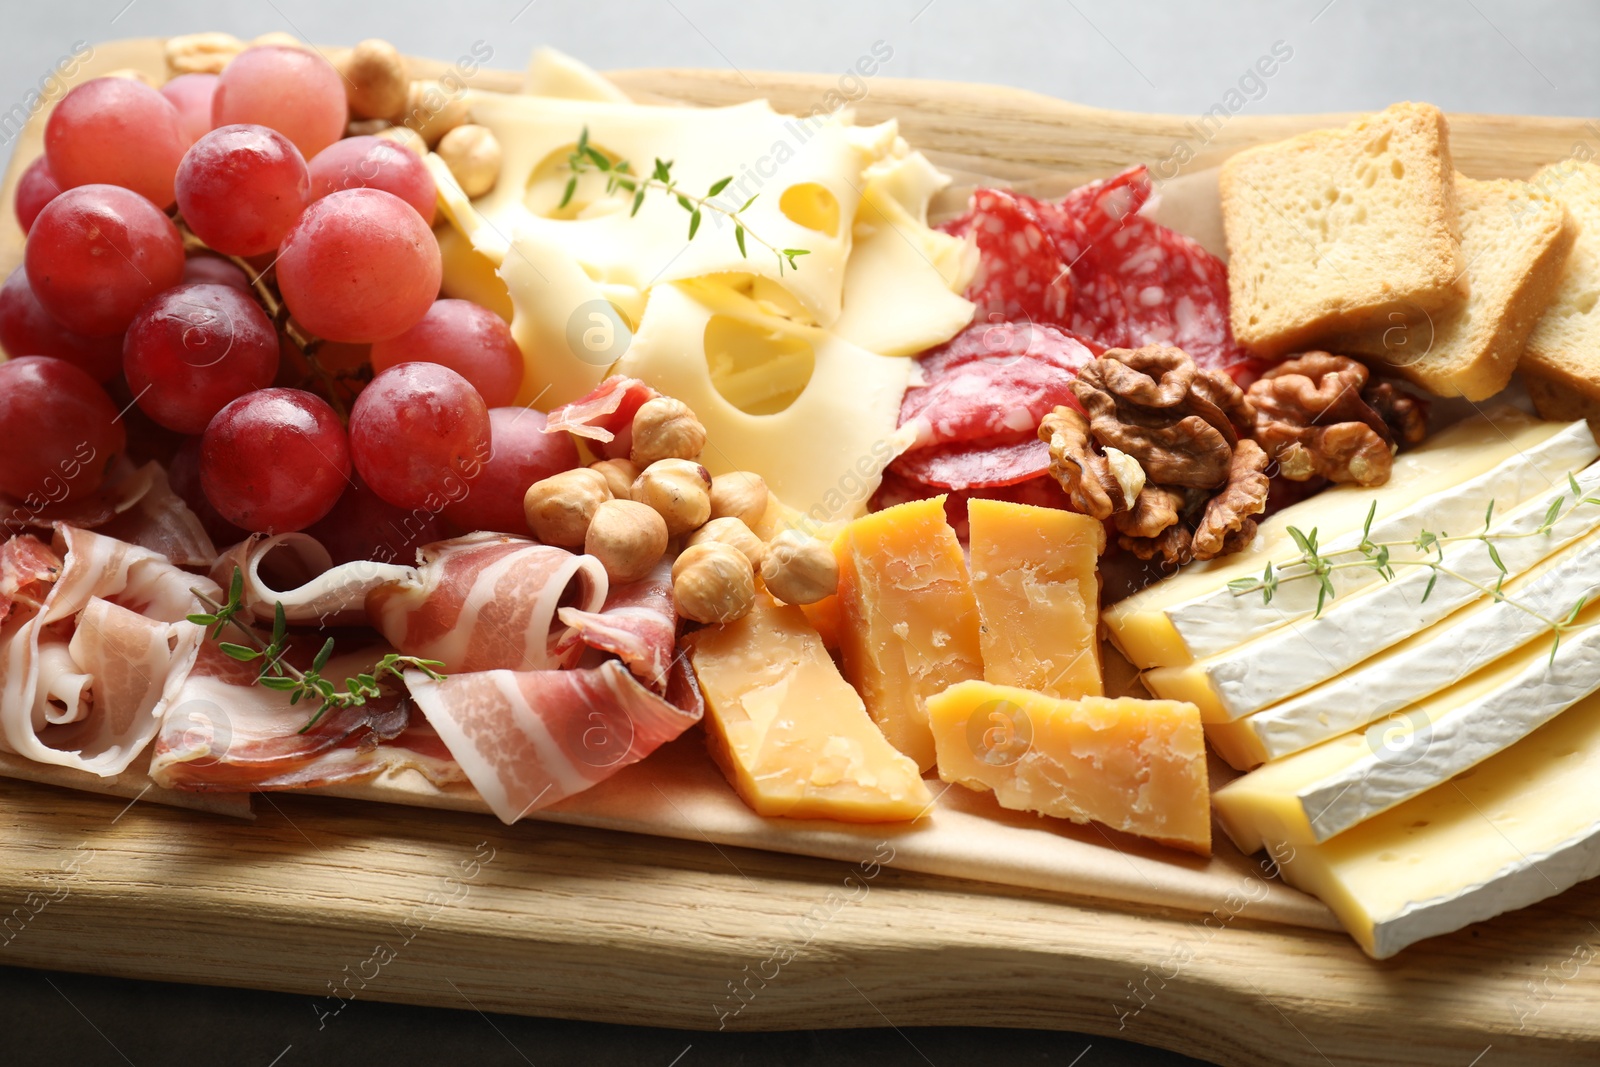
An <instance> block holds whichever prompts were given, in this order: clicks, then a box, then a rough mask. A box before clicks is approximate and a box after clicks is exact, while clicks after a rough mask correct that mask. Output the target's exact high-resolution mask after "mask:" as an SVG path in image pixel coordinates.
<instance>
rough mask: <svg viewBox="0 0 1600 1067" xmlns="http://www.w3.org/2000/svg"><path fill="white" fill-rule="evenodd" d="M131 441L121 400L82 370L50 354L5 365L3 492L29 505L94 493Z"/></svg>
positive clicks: (0, 375) (1, 382)
mask: <svg viewBox="0 0 1600 1067" xmlns="http://www.w3.org/2000/svg"><path fill="white" fill-rule="evenodd" d="M126 445H127V436H126V433H125V431H124V430H123V426H122V422H121V421H120V420H119V419H118V418H117V408H116V405H115V404H113V403H112V402H111V398H110V397H109V396H107V395H106V391H105V390H104V389H102V388H100V386H99V385H97V384H95V380H94V379H93V378H91V377H89V376H88V375H87V374H85V373H84V372H83V371H81V370H79V369H78V368H77V367H74V366H73V365H72V364H70V363H68V362H66V361H65V360H60V359H51V358H49V357H48V356H23V357H22V358H21V359H13V360H8V361H6V362H5V363H0V493H5V494H6V495H7V496H10V497H13V498H15V499H16V500H19V501H21V502H23V503H24V504H25V505H27V506H29V507H39V506H42V505H43V504H45V503H57V502H60V501H62V500H65V499H66V498H67V497H68V496H71V495H73V494H75V493H91V492H93V491H94V490H96V489H98V488H99V487H100V481H101V479H102V478H104V477H105V471H106V466H107V465H108V464H109V463H110V462H111V461H112V460H113V459H114V458H116V455H117V453H119V452H121V451H122V450H123V448H124V447H126Z"/></svg>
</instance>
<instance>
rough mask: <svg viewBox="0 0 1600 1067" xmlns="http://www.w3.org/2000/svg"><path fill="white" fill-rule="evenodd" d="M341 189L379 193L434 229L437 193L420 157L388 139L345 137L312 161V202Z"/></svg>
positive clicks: (425, 165) (431, 177) (430, 175)
mask: <svg viewBox="0 0 1600 1067" xmlns="http://www.w3.org/2000/svg"><path fill="white" fill-rule="evenodd" d="M340 189H382V190H383V191H384V192H386V193H393V194H394V195H395V196H398V197H399V198H400V199H401V200H404V201H405V202H406V203H408V204H410V205H411V206H412V207H414V208H416V209H417V214H419V215H421V216H422V219H423V221H424V222H426V223H427V224H428V225H429V226H432V225H433V211H434V208H435V207H436V206H437V205H438V196H439V192H438V189H437V188H436V187H435V186H434V184H433V175H432V174H429V173H428V167H427V164H425V163H423V162H422V157H421V156H419V155H417V154H416V153H415V152H413V151H411V149H409V148H406V147H405V146H404V145H402V144H400V143H399V142H397V141H391V140H389V139H388V138H387V137H346V138H345V139H344V140H342V141H335V142H334V143H333V144H331V145H329V146H328V147H327V148H324V149H323V150H322V151H320V152H318V153H317V157H316V158H315V159H313V160H312V161H311V196H312V199H318V198H320V197H324V196H327V195H328V194H329V193H336V192H338V191H339V190H340Z"/></svg>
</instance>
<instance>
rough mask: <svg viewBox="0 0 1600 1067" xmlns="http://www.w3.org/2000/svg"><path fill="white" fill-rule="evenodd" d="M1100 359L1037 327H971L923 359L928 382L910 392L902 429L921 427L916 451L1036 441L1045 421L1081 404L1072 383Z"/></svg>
mask: <svg viewBox="0 0 1600 1067" xmlns="http://www.w3.org/2000/svg"><path fill="white" fill-rule="evenodd" d="M1095 355H1096V353H1095V352H1094V351H1093V350H1092V349H1091V348H1090V347H1089V346H1088V345H1086V344H1084V343H1083V342H1082V341H1080V340H1078V339H1077V338H1075V337H1073V336H1071V335H1070V334H1067V333H1064V332H1062V331H1061V330H1058V329H1056V328H1055V327H1053V326H1044V325H1038V324H1032V323H1009V322H1005V323H988V324H983V323H980V324H977V325H974V326H969V327H968V328H967V329H966V330H963V331H962V332H961V333H959V334H957V335H956V336H955V337H954V338H952V339H951V340H950V341H949V342H947V343H946V344H944V345H941V346H940V347H939V348H936V349H934V350H933V351H931V352H929V353H928V354H927V355H925V356H922V357H919V359H918V361H917V366H918V370H919V371H920V372H921V376H922V381H923V383H924V384H922V385H918V386H913V387H912V388H910V389H908V390H906V395H905V399H904V400H902V401H901V404H900V425H901V426H907V425H915V426H916V427H917V444H916V446H915V448H916V449H922V448H926V447H929V446H934V445H942V444H947V443H950V442H960V441H975V440H980V439H984V438H995V437H1006V438H1007V439H1010V440H1017V439H1021V438H1026V437H1032V436H1033V433H1034V430H1035V429H1037V427H1038V425H1039V420H1040V419H1041V418H1043V417H1044V416H1045V415H1047V414H1049V412H1050V411H1051V409H1053V408H1055V407H1056V406H1058V405H1060V404H1075V403H1076V401H1075V400H1074V399H1073V397H1072V390H1071V385H1072V380H1073V379H1074V378H1076V377H1077V375H1078V371H1079V370H1081V369H1082V368H1083V366H1084V365H1085V364H1086V363H1088V362H1089V361H1090V360H1092V359H1094V357H1095Z"/></svg>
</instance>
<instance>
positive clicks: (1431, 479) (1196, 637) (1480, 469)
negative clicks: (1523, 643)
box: [1104, 407, 1600, 667]
mask: <svg viewBox="0 0 1600 1067" xmlns="http://www.w3.org/2000/svg"><path fill="white" fill-rule="evenodd" d="M1597 457H1600V446H1597V445H1596V443H1595V439H1594V435H1593V434H1592V433H1591V432H1590V431H1589V429H1588V427H1587V424H1586V423H1582V422H1576V423H1550V422H1541V421H1539V420H1537V419H1534V418H1533V417H1532V416H1529V415H1526V414H1524V413H1522V412H1520V411H1517V410H1515V409H1513V408H1510V407H1501V408H1496V409H1493V410H1491V411H1489V412H1486V413H1484V414H1482V415H1478V416H1474V417H1472V418H1470V419H1466V420H1463V421H1462V422H1459V423H1457V424H1456V425H1454V426H1452V427H1450V428H1449V429H1446V430H1443V431H1441V432H1439V433H1437V434H1435V435H1434V436H1433V437H1431V438H1429V439H1428V440H1427V441H1425V442H1424V443H1423V444H1421V445H1419V446H1418V447H1417V448H1415V449H1412V450H1409V451H1406V452H1402V453H1400V454H1399V455H1398V456H1396V457H1395V461H1394V470H1393V473H1392V474H1391V476H1390V479H1389V481H1388V483H1386V484H1385V485H1382V486H1379V487H1377V488H1372V489H1364V488H1362V487H1360V486H1355V485H1347V486H1336V487H1334V488H1332V489H1329V490H1326V491H1324V492H1322V493H1319V494H1318V495H1317V496H1315V497H1312V498H1311V499H1310V500H1307V501H1304V502H1302V503H1300V504H1296V505H1293V506H1292V507H1288V508H1285V509H1284V510H1282V511H1280V512H1278V513H1277V514H1276V515H1273V516H1272V517H1271V518H1269V519H1268V520H1266V521H1265V522H1263V523H1262V524H1261V527H1260V529H1259V531H1258V533H1257V536H1256V540H1255V542H1254V543H1253V544H1252V545H1251V547H1250V548H1249V549H1247V550H1246V551H1244V552H1238V553H1234V554H1233V555H1230V556H1224V557H1221V558H1219V559H1215V560H1209V561H1207V562H1204V563H1198V564H1193V565H1191V566H1189V567H1186V568H1184V570H1183V571H1182V572H1180V573H1179V574H1177V575H1175V576H1173V577H1171V578H1168V579H1166V580H1165V581H1161V582H1158V583H1156V584H1155V585H1152V586H1150V587H1149V588H1147V589H1145V590H1143V591H1141V592H1139V593H1135V594H1134V595H1133V596H1131V597H1128V598H1127V599H1126V600H1123V601H1121V602H1119V603H1117V604H1113V605H1111V606H1110V607H1108V608H1107V609H1106V610H1105V612H1104V619H1105V623H1106V627H1107V629H1108V631H1109V632H1110V634H1111V636H1112V639H1113V640H1114V641H1115V642H1116V643H1117V646H1118V647H1119V648H1121V649H1122V650H1123V652H1124V653H1125V654H1126V655H1127V656H1128V658H1129V659H1130V660H1132V661H1133V662H1134V663H1135V664H1137V665H1138V666H1140V667H1163V666H1181V665H1183V664H1185V663H1189V662H1191V661H1193V660H1194V659H1195V658H1196V657H1201V656H1207V655H1212V654H1214V653H1217V652H1222V651H1226V650H1227V649H1229V648H1232V647H1234V646H1236V645H1238V644H1241V643H1242V642H1244V641H1247V640H1250V639H1251V638H1252V637H1256V636H1259V635H1261V634H1263V633H1267V632H1269V631H1271V630H1274V629H1276V628H1278V627H1279V626H1283V625H1286V624H1287V623H1288V622H1290V621H1292V620H1294V619H1297V618H1302V617H1305V616H1307V615H1310V614H1311V613H1312V612H1313V611H1314V610H1315V609H1316V588H1315V584H1316V583H1303V584H1304V585H1305V586H1309V587H1310V588H1309V589H1308V588H1301V587H1298V586H1294V585H1285V586H1284V587H1283V588H1282V589H1281V590H1280V592H1279V594H1278V595H1277V596H1275V597H1273V599H1272V602H1271V603H1270V604H1268V603H1264V602H1263V600H1262V597H1261V595H1260V594H1259V593H1254V594H1244V595H1239V594H1235V593H1234V592H1233V591H1232V590H1230V589H1229V588H1228V583H1229V582H1230V581H1232V580H1234V579H1235V578H1247V577H1255V576H1258V575H1259V574H1260V573H1261V572H1262V569H1263V568H1264V567H1265V566H1266V564H1267V562H1268V561H1269V560H1271V561H1273V562H1275V563H1282V562H1285V561H1288V560H1292V559H1294V558H1296V557H1297V556H1298V554H1299V553H1298V551H1297V550H1296V549H1295V547H1294V544H1293V539H1292V537H1291V536H1290V534H1289V532H1288V528H1289V527H1290V526H1294V527H1297V528H1298V529H1300V530H1302V531H1307V532H1309V531H1310V530H1312V529H1316V530H1317V531H1318V533H1319V540H1320V542H1321V545H1322V547H1323V548H1324V549H1338V548H1343V547H1348V546H1353V545H1354V544H1356V543H1358V542H1359V541H1360V537H1361V529H1362V525H1363V523H1364V522H1365V520H1366V517H1367V515H1368V512H1369V510H1370V509H1371V507H1372V505H1373V504H1374V503H1376V504H1377V512H1376V515H1377V518H1376V521H1375V522H1374V525H1373V529H1372V537H1373V540H1382V541H1405V540H1409V539H1411V538H1413V537H1415V536H1417V534H1418V533H1419V532H1420V531H1421V530H1423V529H1430V530H1433V531H1435V532H1439V531H1441V530H1442V531H1448V532H1451V533H1455V532H1457V531H1460V530H1469V529H1472V528H1474V527H1476V526H1479V525H1481V524H1482V522H1483V512H1484V508H1485V507H1486V506H1487V505H1488V503H1489V501H1490V500H1494V501H1495V502H1496V505H1495V509H1496V510H1497V511H1501V512H1504V511H1507V510H1510V509H1511V508H1514V507H1516V506H1517V505H1518V504H1520V503H1522V502H1523V501H1525V500H1527V499H1529V498H1530V497H1532V496H1533V495H1535V494H1537V493H1540V492H1543V491H1545V490H1546V489H1548V488H1549V487H1550V486H1551V485H1553V484H1556V483H1558V482H1560V481H1561V480H1562V479H1563V478H1565V476H1566V475H1567V473H1569V472H1571V471H1576V470H1580V469H1582V468H1584V467H1587V466H1588V465H1589V464H1590V463H1592V462H1594V460H1595V459H1596V458H1597ZM1337 574H1338V575H1339V577H1338V582H1339V583H1340V584H1339V586H1338V588H1340V589H1341V590H1343V591H1348V590H1350V589H1353V588H1355V587H1356V584H1359V583H1361V582H1371V581H1376V580H1377V576H1376V575H1374V574H1372V572H1370V571H1367V570H1365V569H1352V570H1348V571H1340V572H1337ZM1349 583H1356V584H1349Z"/></svg>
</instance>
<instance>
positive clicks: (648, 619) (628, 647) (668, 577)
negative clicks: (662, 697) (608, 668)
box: [557, 558, 678, 692]
mask: <svg viewBox="0 0 1600 1067" xmlns="http://www.w3.org/2000/svg"><path fill="white" fill-rule="evenodd" d="M557 614H558V616H559V617H560V619H561V621H562V622H564V623H566V624H567V625H568V626H570V627H571V628H572V640H574V641H579V642H581V643H583V644H585V645H587V646H589V647H590V648H592V649H596V650H598V651H600V652H610V653H613V654H615V655H616V656H618V657H619V658H621V660H622V662H623V663H625V664H627V665H628V669H629V670H631V671H633V673H634V674H636V675H638V676H639V677H640V678H642V679H643V680H644V682H645V684H646V685H648V686H650V688H652V689H654V690H656V691H657V692H660V691H661V690H663V689H665V688H666V685H667V671H668V669H669V668H670V667H671V666H672V657H673V652H674V650H675V649H676V647H677V643H678V614H677V611H676V609H675V608H674V607H673V603H672V560H671V559H670V558H668V559H663V560H662V561H661V562H660V563H658V564H656V568H655V570H653V571H651V572H650V573H649V574H647V575H645V576H644V577H643V578H641V579H639V580H638V581H637V582H629V583H627V584H626V585H619V586H614V587H613V588H612V590H611V592H610V593H609V594H608V595H607V596H606V603H605V607H603V608H602V609H601V610H600V611H598V612H594V611H583V610H581V609H579V608H562V609H561V610H560V611H559V612H558V613H557Z"/></svg>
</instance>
